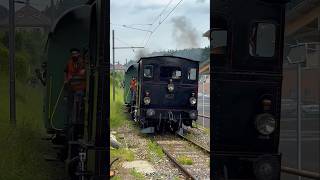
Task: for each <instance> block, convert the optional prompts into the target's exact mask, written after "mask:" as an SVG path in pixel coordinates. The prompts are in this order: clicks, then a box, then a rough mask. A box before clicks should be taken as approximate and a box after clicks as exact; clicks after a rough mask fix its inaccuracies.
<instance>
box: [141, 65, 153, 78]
mask: <svg viewBox="0 0 320 180" xmlns="http://www.w3.org/2000/svg"><path fill="white" fill-rule="evenodd" d="M143 77H145V78H152V77H153V66H152V65H145V66H144V68H143Z"/></svg>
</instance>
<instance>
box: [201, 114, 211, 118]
mask: <svg viewBox="0 0 320 180" xmlns="http://www.w3.org/2000/svg"><path fill="white" fill-rule="evenodd" d="M198 117H203V118H207V119H210V116H206V115H199V114H198Z"/></svg>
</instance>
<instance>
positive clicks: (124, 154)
mask: <svg viewBox="0 0 320 180" xmlns="http://www.w3.org/2000/svg"><path fill="white" fill-rule="evenodd" d="M110 156H111V157H112V158H120V159H122V160H125V161H133V160H134V153H133V152H132V151H131V150H129V149H125V148H120V149H110Z"/></svg>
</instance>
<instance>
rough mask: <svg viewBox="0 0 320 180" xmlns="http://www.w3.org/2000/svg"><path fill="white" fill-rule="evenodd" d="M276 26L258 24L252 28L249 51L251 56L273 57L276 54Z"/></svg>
mask: <svg viewBox="0 0 320 180" xmlns="http://www.w3.org/2000/svg"><path fill="white" fill-rule="evenodd" d="M275 40H276V26H275V25H274V24H270V23H256V24H255V25H254V27H253V28H252V32H251V36H250V43H249V51H250V55H251V56H259V57H273V56H274V52H275Z"/></svg>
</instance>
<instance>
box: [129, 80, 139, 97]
mask: <svg viewBox="0 0 320 180" xmlns="http://www.w3.org/2000/svg"><path fill="white" fill-rule="evenodd" d="M130 91H131V101H133V102H134V101H135V98H136V92H137V80H136V78H135V77H132V79H131V81H130Z"/></svg>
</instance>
